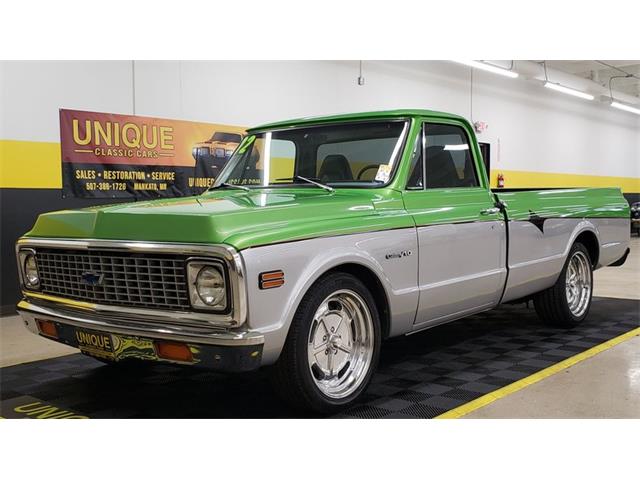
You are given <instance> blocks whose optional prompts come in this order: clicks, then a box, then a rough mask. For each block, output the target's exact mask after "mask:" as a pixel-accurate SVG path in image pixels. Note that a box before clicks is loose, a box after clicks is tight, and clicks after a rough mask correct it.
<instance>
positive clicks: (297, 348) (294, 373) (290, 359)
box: [270, 272, 381, 414]
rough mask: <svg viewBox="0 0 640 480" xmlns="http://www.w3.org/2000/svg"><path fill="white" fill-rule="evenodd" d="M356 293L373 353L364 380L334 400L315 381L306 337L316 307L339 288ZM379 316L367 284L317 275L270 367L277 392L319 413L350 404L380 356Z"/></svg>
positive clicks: (335, 275)
mask: <svg viewBox="0 0 640 480" xmlns="http://www.w3.org/2000/svg"><path fill="white" fill-rule="evenodd" d="M344 289H348V290H351V291H353V292H355V293H357V294H358V295H359V296H360V297H361V298H362V300H364V302H365V303H366V306H367V308H368V309H369V313H370V318H371V320H372V324H373V342H372V343H373V347H372V348H373V354H372V357H371V361H370V363H369V367H368V370H366V372H363V374H362V375H363V376H364V378H363V380H362V382H361V383H360V385H359V386H358V388H357V389H356V390H355V391H353V392H352V393H351V394H350V395H348V396H346V397H344V398H340V399H335V398H331V397H328V396H327V395H325V394H324V393H323V392H322V391H321V390H320V389H319V388H318V386H317V385H316V384H315V381H314V379H313V376H312V373H311V370H310V368H309V362H308V357H307V348H308V341H309V340H308V339H309V333H310V329H311V326H312V321H313V317H314V314H315V312H316V310H317V309H318V308H319V307H320V305H321V304H322V302H323V301H324V300H325V299H326V298H328V297H329V296H330V295H331V294H332V293H334V292H337V291H338V290H344ZM380 343H381V328H380V317H379V313H378V310H377V308H376V304H375V301H374V299H373V296H372V295H371V292H370V291H369V290H368V289H367V287H366V286H365V285H364V284H363V283H362V282H361V281H360V280H358V279H357V278H356V277H354V276H353V275H350V274H347V273H342V272H335V273H329V274H327V275H325V276H323V277H322V278H320V279H319V280H318V281H317V282H316V283H315V284H314V285H313V286H312V287H311V288H310V289H309V291H308V292H307V293H306V295H305V296H304V298H303V299H302V301H301V302H300V305H299V307H298V310H297V311H296V314H295V316H294V317H293V321H292V323H291V327H290V328H289V333H288V335H287V340H286V342H285V345H284V348H283V350H282V353H281V354H280V358H279V359H278V361H277V362H276V364H275V365H274V366H273V367H271V371H270V378H271V382H272V385H273V387H274V389H275V391H276V392H277V394H278V395H279V396H280V397H281V398H282V399H283V400H285V401H286V402H287V403H289V404H290V405H292V406H293V407H294V408H298V409H301V410H307V411H308V410H311V411H314V412H317V413H321V414H329V413H335V412H337V411H340V410H342V409H345V408H346V407H348V406H349V405H351V404H353V403H354V402H355V401H356V400H357V399H358V397H359V396H360V395H361V394H362V393H363V392H364V390H365V389H366V388H367V386H368V385H369V382H370V381H371V377H372V376H373V373H374V371H375V369H376V366H377V364H378V358H379V355H380Z"/></svg>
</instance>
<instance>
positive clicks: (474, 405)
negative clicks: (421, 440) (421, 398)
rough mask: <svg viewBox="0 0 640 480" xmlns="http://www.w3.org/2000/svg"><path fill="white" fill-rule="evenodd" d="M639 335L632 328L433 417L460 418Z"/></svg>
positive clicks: (638, 329)
mask: <svg viewBox="0 0 640 480" xmlns="http://www.w3.org/2000/svg"><path fill="white" fill-rule="evenodd" d="M637 335H640V327H639V328H634V329H633V330H631V331H630V332H627V333H624V334H622V335H620V336H618V337H615V338H612V339H611V340H607V341H606V342H604V343H601V344H600V345H596V346H595V347H592V348H590V349H589V350H585V351H584V352H582V353H578V354H577V355H574V356H573V357H569V358H567V359H565V360H563V361H561V362H560V363H556V364H555V365H551V366H550V367H547V368H545V369H544V370H540V371H539V372H536V373H534V374H533V375H529V376H528V377H525V378H523V379H521V380H518V381H517V382H514V383H512V384H510V385H507V386H506V387H502V388H500V389H498V390H495V391H493V392H489V393H487V394H486V395H483V396H481V397H478V398H476V399H475V400H472V401H470V402H469V403H465V404H464V405H460V406H459V407H456V408H454V409H453V410H449V411H448V412H444V413H443V414H441V415H438V416H437V417H435V418H460V417H462V416H464V415H467V414H468V413H471V412H473V411H474V410H478V409H479V408H481V407H484V406H485V405H489V404H490V403H493V402H495V401H496V400H498V399H500V398H504V397H506V396H507V395H511V394H512V393H514V392H517V391H518V390H522V389H523V388H525V387H527V386H529V385H533V384H534V383H537V382H539V381H540V380H542V379H544V378H547V377H550V376H551V375H553V374H556V373H558V372H560V371H562V370H565V369H566V368H569V367H571V366H573V365H575V364H576V363H580V362H582V361H584V360H586V359H587V358H591V357H593V356H594V355H597V354H598V353H600V352H604V351H605V350H608V349H610V348H611V347H614V346H616V345H618V344H619V343H622V342H624V341H625V340H629V339H630V338H632V337H635V336H637Z"/></svg>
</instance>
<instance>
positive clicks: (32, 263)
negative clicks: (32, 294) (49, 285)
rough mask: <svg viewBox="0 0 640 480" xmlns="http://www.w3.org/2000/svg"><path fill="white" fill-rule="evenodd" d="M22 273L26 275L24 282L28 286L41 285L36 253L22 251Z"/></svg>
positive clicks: (32, 287) (35, 286) (36, 286)
mask: <svg viewBox="0 0 640 480" xmlns="http://www.w3.org/2000/svg"><path fill="white" fill-rule="evenodd" d="M20 257H21V261H22V273H23V276H24V284H25V287H27V288H31V289H34V288H38V287H40V275H38V264H37V263H36V256H35V254H34V253H30V252H21V255H20Z"/></svg>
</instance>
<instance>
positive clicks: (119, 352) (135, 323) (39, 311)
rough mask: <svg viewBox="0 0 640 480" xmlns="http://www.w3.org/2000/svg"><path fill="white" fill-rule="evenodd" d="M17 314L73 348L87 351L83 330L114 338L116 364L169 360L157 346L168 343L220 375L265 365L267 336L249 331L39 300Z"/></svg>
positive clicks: (25, 303) (29, 325)
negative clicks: (50, 329) (51, 327)
mask: <svg viewBox="0 0 640 480" xmlns="http://www.w3.org/2000/svg"><path fill="white" fill-rule="evenodd" d="M17 310H18V313H19V314H20V315H21V317H22V319H23V320H24V322H25V325H26V327H27V328H28V329H29V330H30V331H31V332H33V333H35V334H37V335H41V336H43V337H45V338H50V339H51V340H55V341H58V342H61V343H65V344H67V345H70V346H72V347H76V348H81V346H80V345H79V344H78V340H77V335H76V332H77V331H78V330H82V331H90V332H96V333H102V334H108V335H111V337H112V338H113V340H114V344H115V345H116V348H114V351H113V358H112V359H113V360H116V361H119V360H124V359H126V358H139V359H143V360H156V361H167V360H165V359H162V358H160V357H158V355H157V351H156V350H157V349H156V344H157V342H158V341H162V340H165V341H173V342H178V343H183V344H186V345H188V346H189V348H190V350H191V352H192V354H193V362H188V363H189V364H194V365H199V366H203V367H207V368H211V369H215V370H219V371H229V372H241V371H249V370H254V369H256V368H258V367H259V366H260V364H261V360H262V347H263V344H264V337H263V336H262V334H260V333H257V332H252V331H248V330H223V329H212V328H211V327H194V326H184V325H178V324H168V323H166V322H162V323H160V322H157V321H156V322H152V321H148V320H147V321H141V319H137V318H131V317H127V316H120V315H117V314H115V313H111V314H105V313H102V312H101V313H98V312H95V311H89V310H82V309H74V308H68V307H64V306H60V305H59V304H53V303H51V302H36V301H35V300H34V299H24V300H22V301H21V302H20V303H18V306H17ZM38 320H44V321H50V322H53V323H54V324H55V325H56V327H57V331H58V338H51V337H47V336H46V335H43V334H42V333H41V332H40V329H39V328H38V322H37V321H38ZM81 349H82V348H81ZM83 351H84V350H83ZM85 353H88V354H90V355H91V354H93V352H87V351H85ZM96 356H100V355H96Z"/></svg>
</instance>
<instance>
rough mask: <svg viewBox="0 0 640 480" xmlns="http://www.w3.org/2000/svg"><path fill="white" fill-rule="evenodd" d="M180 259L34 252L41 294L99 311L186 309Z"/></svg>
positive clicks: (183, 269)
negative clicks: (96, 305)
mask: <svg viewBox="0 0 640 480" xmlns="http://www.w3.org/2000/svg"><path fill="white" fill-rule="evenodd" d="M185 258H186V257H184V256H178V255H157V254H139V253H136V254H133V253H125V252H113V251H95V250H91V251H86V250H77V251H75V250H58V249H38V251H37V252H36V259H37V264H38V272H39V274H40V284H41V291H42V292H43V293H50V294H53V295H57V296H60V297H65V298H71V299H75V300H86V301H90V302H93V303H99V304H105V305H119V306H131V307H140V308H159V309H165V310H187V309H190V308H191V304H190V302H189V295H188V291H187V282H186V277H185Z"/></svg>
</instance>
